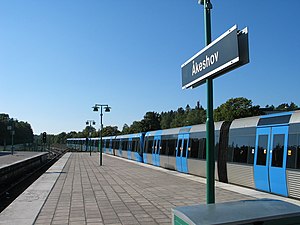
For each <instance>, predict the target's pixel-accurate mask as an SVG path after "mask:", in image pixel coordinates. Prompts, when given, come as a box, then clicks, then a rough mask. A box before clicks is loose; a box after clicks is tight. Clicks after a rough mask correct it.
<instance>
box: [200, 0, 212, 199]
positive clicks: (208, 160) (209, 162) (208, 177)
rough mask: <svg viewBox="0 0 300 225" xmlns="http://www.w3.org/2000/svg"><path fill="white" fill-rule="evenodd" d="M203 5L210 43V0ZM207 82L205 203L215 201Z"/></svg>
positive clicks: (206, 43)
mask: <svg viewBox="0 0 300 225" xmlns="http://www.w3.org/2000/svg"><path fill="white" fill-rule="evenodd" d="M198 3H199V4H201V5H203V6H204V30H205V45H206V46H207V45H209V44H210V43H211V18H210V10H211V9H212V4H211V2H210V0H198ZM206 84H207V111H206V203H207V204H211V203H215V155H214V146H215V140H214V137H215V128H214V117H213V110H214V109H213V78H207V79H206Z"/></svg>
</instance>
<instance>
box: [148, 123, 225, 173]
mask: <svg viewBox="0 0 300 225" xmlns="http://www.w3.org/2000/svg"><path fill="white" fill-rule="evenodd" d="M222 124H223V122H218V123H215V152H216V153H215V154H216V155H217V153H218V151H217V149H218V146H219V136H220V135H219V134H220V128H221V125H222ZM144 145H145V151H144V153H143V158H144V162H145V163H148V164H152V165H154V166H161V167H164V168H167V169H173V170H177V171H179V172H183V173H190V174H194V175H198V176H205V171H206V170H205V166H206V163H205V159H206V126H205V124H200V125H194V126H188V127H181V128H172V129H167V130H159V131H151V132H147V133H146V135H145V144H144ZM216 175H218V173H217V172H216Z"/></svg>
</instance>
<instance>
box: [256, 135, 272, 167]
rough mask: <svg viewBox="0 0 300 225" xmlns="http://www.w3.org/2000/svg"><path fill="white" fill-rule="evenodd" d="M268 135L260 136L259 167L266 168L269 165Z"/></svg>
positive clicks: (258, 148)
mask: <svg viewBox="0 0 300 225" xmlns="http://www.w3.org/2000/svg"><path fill="white" fill-rule="evenodd" d="M268 137H269V136H268V135H259V136H258V146H257V161H256V164H257V165H261V166H265V165H266V163H267V149H268Z"/></svg>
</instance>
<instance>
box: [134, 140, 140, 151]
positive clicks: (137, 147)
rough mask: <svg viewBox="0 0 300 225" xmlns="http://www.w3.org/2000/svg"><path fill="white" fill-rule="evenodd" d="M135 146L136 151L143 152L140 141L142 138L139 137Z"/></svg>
mask: <svg viewBox="0 0 300 225" xmlns="http://www.w3.org/2000/svg"><path fill="white" fill-rule="evenodd" d="M135 148H136V152H138V153H142V152H141V143H140V139H138V140H137V141H136V145H135Z"/></svg>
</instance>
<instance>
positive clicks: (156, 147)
mask: <svg viewBox="0 0 300 225" xmlns="http://www.w3.org/2000/svg"><path fill="white" fill-rule="evenodd" d="M160 142H161V136H155V137H154V141H153V146H152V163H153V165H154V166H160V160H159V154H160Z"/></svg>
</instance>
